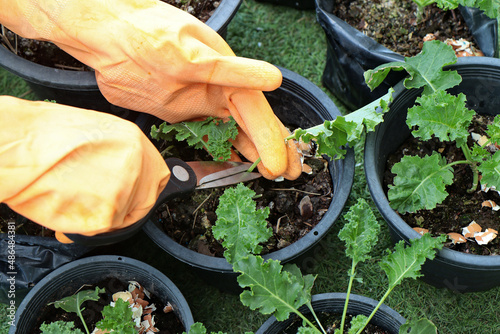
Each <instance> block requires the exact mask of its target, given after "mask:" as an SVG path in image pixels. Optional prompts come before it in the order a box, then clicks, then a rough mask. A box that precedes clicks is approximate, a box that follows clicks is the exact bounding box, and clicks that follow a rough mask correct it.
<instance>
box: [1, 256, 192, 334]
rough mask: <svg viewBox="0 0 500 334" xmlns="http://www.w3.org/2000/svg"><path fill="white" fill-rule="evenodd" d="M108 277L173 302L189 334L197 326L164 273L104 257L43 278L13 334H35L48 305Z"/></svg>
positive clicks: (128, 260) (20, 313) (25, 302)
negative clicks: (140, 287)
mask: <svg viewBox="0 0 500 334" xmlns="http://www.w3.org/2000/svg"><path fill="white" fill-rule="evenodd" d="M108 277H113V278H116V279H118V280H120V281H123V282H127V281H137V282H139V283H140V284H141V285H143V286H144V288H145V289H147V290H149V291H150V292H151V293H152V294H154V295H155V296H156V297H158V298H159V299H160V300H162V301H164V302H165V303H166V302H167V301H169V302H170V304H172V306H173V309H174V312H175V314H176V316H177V317H178V318H179V319H180V321H181V322H182V324H183V326H184V328H185V330H186V332H187V331H189V328H190V327H191V325H192V324H193V323H194V320H193V316H192V314H191V310H190V308H189V305H188V304H187V302H186V300H185V299H184V296H183V295H182V293H181V292H180V291H179V289H178V288H177V287H176V286H175V285H174V284H173V283H172V281H170V279H169V278H167V277H166V276H165V275H164V274H162V273H161V272H160V271H158V270H157V269H155V268H153V267H151V266H150V265H148V264H146V263H143V262H141V261H137V260H134V259H131V258H127V257H119V256H112V255H102V256H93V257H88V258H84V259H80V260H77V261H74V262H71V263H68V264H66V265H64V266H62V267H60V268H58V269H56V270H54V271H53V272H51V273H50V274H48V275H47V276H46V277H45V278H43V279H42V280H41V281H40V282H39V283H38V284H37V285H36V286H35V287H34V288H33V289H32V290H31V291H30V293H29V294H28V295H27V296H26V298H25V299H24V300H23V301H22V303H21V304H20V305H19V307H18V309H17V312H16V314H15V326H11V328H10V330H9V334H17V333H18V334H25V333H33V332H34V328H33V326H34V325H35V323H36V321H37V317H38V315H39V313H40V310H41V309H42V308H43V307H44V306H45V305H46V304H47V303H49V302H52V301H55V300H59V299H61V298H63V297H66V296H69V295H72V294H73V293H74V292H75V291H77V290H78V289H79V288H80V287H81V286H83V285H84V284H94V283H97V282H99V281H101V280H102V279H105V278H108ZM84 306H85V305H84Z"/></svg>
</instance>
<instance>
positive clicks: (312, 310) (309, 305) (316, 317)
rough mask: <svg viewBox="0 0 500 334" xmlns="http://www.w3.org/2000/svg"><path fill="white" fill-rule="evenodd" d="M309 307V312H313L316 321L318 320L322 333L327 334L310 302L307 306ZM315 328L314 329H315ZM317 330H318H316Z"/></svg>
mask: <svg viewBox="0 0 500 334" xmlns="http://www.w3.org/2000/svg"><path fill="white" fill-rule="evenodd" d="M306 305H307V307H308V308H309V310H311V313H312V315H313V316H314V319H316V323H317V324H318V326H319V327H320V328H321V331H322V332H323V333H324V334H326V331H325V329H324V328H323V326H322V325H321V322H320V321H319V319H318V316H317V315H316V312H314V308H313V307H312V304H311V302H310V301H309V302H308V303H307V304H306ZM313 328H314V327H313ZM316 329H317V328H316Z"/></svg>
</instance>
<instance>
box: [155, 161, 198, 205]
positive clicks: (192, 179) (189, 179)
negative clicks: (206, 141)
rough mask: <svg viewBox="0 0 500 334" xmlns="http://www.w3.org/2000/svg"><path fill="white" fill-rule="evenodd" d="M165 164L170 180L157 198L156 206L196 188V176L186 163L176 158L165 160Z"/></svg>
mask: <svg viewBox="0 0 500 334" xmlns="http://www.w3.org/2000/svg"><path fill="white" fill-rule="evenodd" d="M165 163H166V164H167V166H168V169H170V179H169V180H168V183H167V185H166V186H165V189H163V191H162V192H161V193H160V195H159V196H158V200H157V201H156V205H155V207H156V206H158V205H160V204H162V203H164V202H166V201H168V200H170V199H172V198H175V197H179V196H182V195H185V194H188V193H191V192H192V191H194V189H195V188H196V182H197V180H196V174H195V173H194V171H193V170H192V169H191V167H189V165H188V164H187V163H185V162H184V161H182V160H181V159H178V158H167V159H165Z"/></svg>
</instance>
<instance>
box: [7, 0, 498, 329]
mask: <svg viewBox="0 0 500 334" xmlns="http://www.w3.org/2000/svg"><path fill="white" fill-rule="evenodd" d="M227 41H228V43H229V45H230V46H231V47H232V48H233V50H234V51H235V53H236V54H237V55H238V56H244V57H249V58H255V59H260V60H265V61H268V62H270V63H272V64H275V65H277V66H281V67H284V68H287V69H289V70H292V71H294V72H296V73H298V74H300V75H302V76H304V77H305V78H307V79H309V80H310V81H312V82H313V83H314V84H316V85H317V86H319V87H321V88H322V89H323V90H324V91H325V92H327V94H328V95H329V96H330V97H331V98H332V99H333V100H334V102H336V104H337V106H338V107H339V109H341V111H343V112H346V109H345V108H344V107H343V106H342V105H340V104H339V103H338V101H337V100H336V99H335V97H333V96H332V94H331V93H329V92H328V91H327V90H326V89H325V88H324V87H322V85H321V75H322V72H323V68H324V62H325V58H326V42H325V37H324V32H323V30H322V29H321V27H320V26H319V24H318V23H317V22H316V18H315V12H314V10H308V11H303V10H296V9H293V8H288V7H282V6H275V5H271V4H267V3H260V2H255V1H253V0H244V1H243V3H242V5H241V7H240V9H239V11H238V13H237V14H236V16H235V17H234V19H233V21H232V22H231V24H230V25H229V28H228V33H227ZM28 90H29V88H27V86H26V85H25V84H24V83H23V82H22V81H20V80H18V79H17V78H15V77H14V76H12V75H10V74H8V73H7V72H5V71H3V70H0V94H8V95H15V96H22V95H24V94H25V93H26V92H28ZM25 98H32V96H31V95H26V97H25ZM354 149H355V152H356V170H355V177H354V185H353V188H352V191H351V194H350V197H349V199H348V202H347V205H346V208H345V209H344V211H347V210H348V208H349V206H350V205H352V204H354V203H355V202H356V200H357V199H358V198H360V197H361V198H364V199H365V200H367V201H368V203H370V205H371V206H372V208H373V210H374V212H375V213H376V215H377V218H378V220H379V221H380V223H381V224H382V233H381V235H380V236H379V244H378V245H377V247H376V248H375V250H374V251H373V253H372V256H373V258H372V259H371V260H370V261H368V262H366V263H363V264H361V265H360V266H359V276H361V277H362V278H363V283H362V284H360V283H357V284H355V286H354V291H353V293H357V294H362V295H365V296H368V297H371V298H374V299H378V298H380V297H381V296H382V294H383V293H384V290H385V284H386V278H385V275H384V273H383V271H382V270H381V269H380V268H379V267H378V261H379V260H380V258H381V256H382V255H383V254H384V252H385V249H386V248H389V247H392V242H391V240H390V235H389V231H388V228H387V225H386V224H385V222H384V221H383V219H382V218H381V216H380V214H379V213H378V212H377V211H376V207H375V205H374V204H373V201H371V198H370V194H369V191H368V187H367V184H366V179H365V176H364V169H363V168H364V167H363V142H362V141H360V142H359V143H358V144H357V145H356V146H355V147H354ZM343 223H344V220H343V219H342V218H341V219H339V220H338V221H337V223H336V224H335V225H334V227H333V229H332V231H331V232H330V233H329V234H328V235H327V236H326V237H325V238H324V239H323V240H322V241H321V242H320V243H319V246H318V249H319V250H318V252H316V254H315V256H314V257H312V258H309V259H308V266H307V268H308V270H307V273H314V274H317V275H318V277H317V280H316V283H315V286H314V288H313V292H314V293H323V292H345V290H346V287H347V282H348V277H347V270H348V269H349V268H350V261H348V259H347V258H346V257H345V255H344V248H343V245H342V243H341V241H340V240H339V239H338V237H337V233H338V231H339V230H340V228H341V227H342V226H343ZM93 254H119V255H123V256H129V257H133V258H137V259H139V260H142V261H144V262H146V263H149V264H151V265H152V266H154V267H156V268H158V269H159V270H161V271H162V272H163V273H165V274H166V275H167V276H168V277H169V278H170V279H171V280H172V281H173V282H174V283H175V284H176V285H177V287H178V288H179V289H180V290H181V291H182V293H183V294H184V296H185V298H186V300H187V302H188V304H189V305H190V308H191V311H192V313H193V316H194V319H195V321H199V322H203V323H204V324H205V325H206V326H207V328H208V330H209V331H219V330H220V331H224V332H227V333H235V334H236V333H244V332H245V331H256V330H257V329H258V328H259V326H260V325H261V324H262V323H263V322H264V321H265V320H266V319H267V318H268V316H265V315H261V314H258V313H257V312H254V311H251V310H249V309H248V308H246V307H244V306H242V305H241V303H240V302H239V297H238V296H237V295H233V294H228V293H223V292H220V291H219V290H217V289H216V288H214V287H213V286H211V285H210V284H208V283H207V282H206V280H205V279H204V278H203V276H200V275H197V274H196V273H195V272H194V271H192V270H191V268H190V267H189V266H188V265H186V264H184V263H181V262H180V261H178V260H176V259H174V258H173V257H172V256H170V255H168V254H167V253H165V252H164V251H163V250H162V249H160V248H159V247H157V246H156V245H154V244H153V243H152V242H151V241H150V239H149V238H148V237H147V236H146V235H145V234H144V233H142V232H141V233H140V234H139V235H138V236H137V237H134V238H132V239H130V240H127V241H125V242H122V243H120V244H118V245H114V246H111V247H102V248H99V249H97V250H96V251H94V252H93ZM499 297H500V288H495V289H491V290H489V291H486V292H480V293H468V294H459V293H456V292H454V291H452V290H446V289H437V288H434V287H432V286H430V285H427V284H425V283H423V282H422V281H419V280H410V281H405V282H403V284H402V285H400V286H398V287H397V288H396V289H395V290H394V292H393V293H392V294H391V295H390V296H389V298H388V299H387V301H386V304H387V305H388V306H390V307H392V308H393V309H394V310H396V311H398V312H399V313H401V314H402V315H403V316H404V317H405V318H407V319H409V318H413V319H418V318H421V317H427V318H429V319H430V320H432V321H433V322H434V323H435V324H436V325H437V327H438V330H439V333H441V334H467V333H471V334H476V333H482V334H490V333H499V332H500V311H499V310H500V308H499V307H498V300H499ZM5 311H6V310H5V306H4V305H3V306H2V307H0V319H5ZM3 333H7V326H6V323H5V320H0V334H3Z"/></svg>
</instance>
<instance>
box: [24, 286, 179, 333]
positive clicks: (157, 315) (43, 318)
mask: <svg viewBox="0 0 500 334" xmlns="http://www.w3.org/2000/svg"><path fill="white" fill-rule="evenodd" d="M139 283H141V282H139ZM96 287H99V288H104V289H106V292H105V293H102V294H99V297H100V299H99V300H98V301H93V300H87V301H85V302H84V303H83V304H82V308H85V310H83V311H82V315H83V318H84V319H85V320H86V324H87V327H88V328H89V330H90V331H92V330H93V329H94V328H95V325H96V324H97V322H99V321H100V320H101V311H102V309H103V308H104V306H106V305H109V303H110V302H111V301H112V295H113V294H114V293H116V292H120V291H127V290H128V282H122V281H120V280H119V279H116V278H113V277H111V278H106V279H104V280H102V281H100V282H98V283H96V284H89V285H85V286H83V287H82V288H81V289H80V290H95V288H96ZM76 292H78V291H75V293H76ZM145 300H147V301H148V302H149V305H151V304H155V307H156V308H157V310H156V311H154V312H153V315H154V320H155V327H156V328H158V329H159V330H160V331H159V332H158V333H162V334H174V333H176V334H177V333H183V332H184V326H183V325H182V323H181V321H180V320H179V318H178V317H177V316H176V315H175V313H174V312H169V313H165V312H163V308H164V307H165V306H166V305H165V303H166V302H165V301H162V300H159V299H158V298H157V297H156V296H154V295H152V294H151V299H149V298H147V297H145ZM58 320H61V321H68V322H69V321H72V322H73V323H74V324H75V328H79V329H80V330H81V331H83V332H84V333H85V329H84V327H83V325H82V321H81V320H80V318H79V317H78V315H77V314H76V313H73V312H71V313H68V312H65V311H64V310H62V309H60V308H55V307H54V306H53V305H46V306H44V307H43V308H42V310H41V311H40V314H39V316H38V318H37V322H36V325H35V327H34V328H35V329H36V331H34V332H33V333H40V331H39V330H38V329H39V328H40V326H41V324H42V323H44V322H45V323H50V322H55V321H58Z"/></svg>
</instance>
